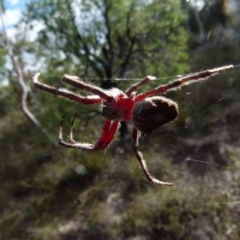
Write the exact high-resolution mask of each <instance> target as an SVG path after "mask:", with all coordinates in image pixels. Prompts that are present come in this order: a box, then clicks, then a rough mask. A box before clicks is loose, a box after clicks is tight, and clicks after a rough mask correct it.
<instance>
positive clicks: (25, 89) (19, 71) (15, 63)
mask: <svg viewBox="0 0 240 240" xmlns="http://www.w3.org/2000/svg"><path fill="white" fill-rule="evenodd" d="M0 18H1V25H2V29H3V35H4V38H5V47H6V50H7V53H8V55H9V56H10V59H11V61H12V64H13V67H14V69H15V72H16V74H17V80H18V82H19V85H20V86H21V89H22V96H21V107H22V111H23V113H24V114H25V116H26V117H27V118H28V120H30V122H31V123H32V124H33V125H34V126H35V127H37V129H39V130H40V131H41V133H42V134H43V135H44V136H45V137H46V138H47V139H48V140H49V141H50V142H51V143H52V144H53V145H57V144H56V142H55V141H54V140H53V139H52V138H51V136H50V135H49V134H48V132H47V130H46V129H45V128H44V127H43V126H42V125H41V123H40V122H39V121H38V120H37V118H36V117H35V116H34V115H33V114H32V112H31V111H30V110H29V109H28V107H27V97H28V94H29V93H30V92H31V90H30V87H29V86H28V85H27V84H26V83H25V81H24V77H23V72H22V69H21V67H20V64H19V61H18V57H17V56H15V55H14V53H13V51H12V47H11V43H10V41H9V39H8V37H7V31H6V28H5V24H4V20H3V9H2V6H1V4H0Z"/></svg>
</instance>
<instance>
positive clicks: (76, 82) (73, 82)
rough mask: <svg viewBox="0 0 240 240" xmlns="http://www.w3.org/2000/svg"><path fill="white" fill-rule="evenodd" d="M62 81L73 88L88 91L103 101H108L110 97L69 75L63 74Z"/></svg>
mask: <svg viewBox="0 0 240 240" xmlns="http://www.w3.org/2000/svg"><path fill="white" fill-rule="evenodd" d="M62 80H63V82H65V83H68V84H70V85H72V86H74V87H78V88H81V89H83V90H86V91H89V92H91V93H93V94H96V95H99V96H100V97H101V98H103V99H105V100H108V99H109V97H110V96H109V95H108V94H107V93H106V92H105V91H104V90H103V89H101V88H99V87H97V86H94V85H91V84H87V83H85V82H83V81H81V80H80V78H79V77H77V76H71V75H68V74H65V75H64V76H63V78H62Z"/></svg>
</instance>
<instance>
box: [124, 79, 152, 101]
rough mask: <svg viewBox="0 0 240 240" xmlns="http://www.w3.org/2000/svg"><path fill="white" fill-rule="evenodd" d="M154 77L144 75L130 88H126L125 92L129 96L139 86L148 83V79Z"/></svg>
mask: <svg viewBox="0 0 240 240" xmlns="http://www.w3.org/2000/svg"><path fill="white" fill-rule="evenodd" d="M155 79H156V77H153V76H146V77H145V78H143V79H142V80H141V81H139V82H137V83H136V84H134V85H132V86H131V87H130V88H128V89H127V90H126V91H125V93H126V94H127V95H128V96H129V97H130V96H131V94H132V93H133V92H135V91H136V90H137V89H138V88H139V87H141V86H142V85H144V84H145V83H148V82H149V81H152V80H155Z"/></svg>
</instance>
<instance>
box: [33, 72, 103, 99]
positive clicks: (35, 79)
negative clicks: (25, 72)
mask: <svg viewBox="0 0 240 240" xmlns="http://www.w3.org/2000/svg"><path fill="white" fill-rule="evenodd" d="M39 75H40V73H37V74H35V76H34V77H33V82H34V86H35V87H36V88H39V89H41V90H43V91H45V92H48V93H51V94H54V95H58V96H61V97H65V98H67V99H69V100H72V101H75V102H80V103H83V104H96V103H101V102H102V99H101V98H100V96H97V95H94V96H86V97H85V96H84V97H83V96H80V95H78V94H75V93H73V92H71V91H69V90H67V89H58V88H55V87H51V86H49V85H47V84H44V83H41V82H39V81H38V77H39Z"/></svg>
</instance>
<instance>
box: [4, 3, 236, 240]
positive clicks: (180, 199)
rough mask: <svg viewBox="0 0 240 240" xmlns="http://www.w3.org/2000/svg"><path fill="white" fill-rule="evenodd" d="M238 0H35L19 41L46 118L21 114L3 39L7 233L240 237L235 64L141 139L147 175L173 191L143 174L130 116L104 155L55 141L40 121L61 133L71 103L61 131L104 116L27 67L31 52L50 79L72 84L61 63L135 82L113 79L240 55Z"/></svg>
mask: <svg viewBox="0 0 240 240" xmlns="http://www.w3.org/2000/svg"><path fill="white" fill-rule="evenodd" d="M230 4H231V1H224V0H221V1H220V0H214V1H213V0H212V1H205V5H203V8H201V9H199V8H197V7H196V6H195V7H194V6H193V5H191V4H190V3H189V2H187V1H178V0H171V1H169V0H168V1H157V0H153V1H141V0H130V1H126V0H121V1H113V0H101V1H96V0H88V1H85V0H82V1H72V3H71V4H70V1H63V0H55V1H53V0H39V1H31V2H30V3H29V5H28V7H27V9H26V10H25V12H24V13H23V14H24V16H23V19H22V21H21V24H26V25H24V26H26V31H25V32H24V34H25V35H24V34H23V33H22V34H19V35H17V36H16V39H10V44H11V48H12V51H13V53H14V55H15V56H18V59H19V65H20V66H21V68H22V69H23V70H24V73H25V75H24V81H25V84H26V86H28V87H29V90H28V91H29V94H28V96H27V99H26V103H27V106H28V109H29V110H30V111H31V113H32V114H33V115H34V116H35V118H36V119H37V120H38V121H39V122H40V123H41V128H42V129H41V128H37V127H36V125H34V124H33V122H32V121H30V120H29V118H27V117H26V114H24V113H23V111H22V101H21V99H22V92H23V90H22V89H21V84H20V83H19V80H18V79H19V74H18V73H17V71H16V69H14V68H12V69H11V70H9V69H8V70H7V69H6V68H5V66H4V64H5V58H4V56H6V55H7V54H9V52H8V49H7V47H6V42H5V41H2V43H0V66H1V70H0V74H1V77H2V80H1V83H3V82H4V81H6V80H7V81H8V84H7V85H6V84H3V85H2V86H1V84H0V86H1V87H0V116H1V118H0V146H1V148H0V159H1V165H0V166H1V175H0V180H1V183H2V184H1V189H0V199H1V201H0V213H1V218H0V239H34V240H35V239H56V240H60V239H61V240H62V239H64V240H68V239H129V240H137V239H138V240H145V239H201V240H202V239H204V240H205V239H230V240H235V239H239V238H240V230H239V227H238V223H239V222H240V204H239V196H240V191H239V184H240V172H239V167H240V162H239V154H240V147H239V139H240V127H239V124H238V121H239V117H240V114H239V113H240V111H239V109H240V94H239V88H240V85H239V79H238V76H239V69H238V68H235V69H233V70H229V71H228V72H225V73H223V74H220V75H218V76H215V77H213V78H211V79H210V80H208V81H204V82H202V83H197V84H193V85H190V86H187V87H185V88H183V89H181V90H179V91H175V92H170V93H169V94H167V97H169V98H171V99H173V100H175V101H177V102H178V104H179V109H180V116H179V118H178V119H177V120H176V121H175V122H173V123H170V124H168V125H167V126H164V127H162V128H161V129H159V130H157V131H156V132H154V133H153V134H151V135H149V136H146V137H145V138H144V139H141V140H140V149H141V151H142V152H143V154H144V158H145V159H146V160H147V164H148V166H149V170H150V172H151V173H152V174H153V175H154V176H156V177H157V178H159V179H161V180H165V181H169V182H174V186H173V187H171V188H169V187H166V188H162V187H156V186H152V185H150V184H149V183H148V182H146V180H145V178H144V176H143V175H142V173H141V171H140V169H139V167H138V165H137V161H136V159H135V157H134V154H133V152H132V150H131V146H130V141H131V135H130V132H131V126H130V124H128V125H127V127H126V126H125V127H126V128H125V130H124V131H125V132H124V134H116V137H115V140H114V142H113V143H112V145H111V146H110V147H109V148H108V149H107V150H105V151H103V152H84V151H79V150H75V149H66V148H62V147H58V146H57V145H55V144H53V143H52V142H51V141H49V139H50V138H48V137H46V136H47V135H46V134H42V133H43V131H42V130H44V131H45V133H47V134H48V135H49V136H50V137H51V138H52V139H56V141H57V134H58V125H59V122H60V120H61V118H62V115H63V114H64V113H66V114H67V115H66V119H65V125H64V126H65V128H64V136H65V137H67V135H68V127H69V123H70V119H71V117H72V115H73V114H74V113H75V112H77V113H78V117H77V120H76V123H75V128H74V134H75V138H76V139H78V140H80V141H83V142H91V143H92V142H94V141H95V139H97V137H98V136H99V133H100V132H101V128H102V125H103V121H104V119H102V117H101V116H100V114H99V111H98V107H99V106H97V107H96V106H84V105H80V104H77V103H74V102H69V101H67V100H65V99H62V98H57V97H54V96H52V95H49V94H46V93H44V92H41V91H39V90H35V89H33V87H32V83H31V74H27V69H29V66H28V64H29V63H28V61H27V56H28V57H29V56H30V59H31V61H32V64H33V65H35V68H38V69H37V70H38V71H41V73H42V75H41V79H42V81H44V82H47V83H49V84H52V85H54V86H57V87H63V86H64V85H63V84H62V83H61V77H60V76H61V75H62V74H64V73H70V74H76V75H79V76H81V77H83V78H89V79H90V80H91V82H92V83H94V84H97V85H99V86H101V87H103V88H110V87H113V86H117V87H119V88H120V89H126V88H127V87H128V86H129V85H131V84H132V83H133V81H129V80H128V81H119V80H115V79H116V78H134V79H135V78H141V77H143V76H145V75H155V76H157V77H158V78H160V80H158V81H156V82H154V83H151V84H148V85H147V86H145V87H143V88H141V90H142V91H143V90H146V89H150V88H154V87H156V86H157V85H159V84H162V83H165V82H167V81H170V80H172V79H173V78H172V77H169V76H174V75H175V76H176V75H179V74H184V73H189V72H191V71H192V72H195V71H199V70H200V69H208V68H213V67H218V66H222V65H226V64H236V65H237V64H239V59H240V58H239V56H240V48H239V30H240V29H239V28H240V22H239V21H240V20H239V17H238V13H239V10H240V6H239V5H236V6H235V7H234V9H233V8H232V7H231V5H230ZM36 23H40V24H41V26H43V27H42V28H41V30H40V32H39V34H38V36H37V39H35V40H34V41H32V40H31V39H30V37H29V35H28V33H29V32H28V31H30V30H34V27H36ZM16 31H19V30H16ZM1 37H4V36H3V34H2V35H1ZM28 37H29V38H28ZM3 39H4V38H3ZM25 70H26V71H25ZM90 80H88V81H90ZM71 89H72V90H73V91H75V92H77V91H78V90H77V89H74V88H71ZM39 130H41V131H39ZM120 136H121V137H120ZM190 159H195V160H197V161H191V160H190ZM201 161H202V162H201ZM203 162H207V163H208V164H204V163H203Z"/></svg>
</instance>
